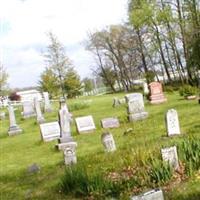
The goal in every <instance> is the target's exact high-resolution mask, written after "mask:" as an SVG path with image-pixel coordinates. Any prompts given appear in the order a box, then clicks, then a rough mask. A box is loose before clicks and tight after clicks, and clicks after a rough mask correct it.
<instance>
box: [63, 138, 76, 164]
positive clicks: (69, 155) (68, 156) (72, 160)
mask: <svg viewBox="0 0 200 200" xmlns="http://www.w3.org/2000/svg"><path fill="white" fill-rule="evenodd" d="M76 147H77V143H76V142H68V143H65V147H64V149H63V153H64V159H65V165H72V164H76V163H77V158H76Z"/></svg>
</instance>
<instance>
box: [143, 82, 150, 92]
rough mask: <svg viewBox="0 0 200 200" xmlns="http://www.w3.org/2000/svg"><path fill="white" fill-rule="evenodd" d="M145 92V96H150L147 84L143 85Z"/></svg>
mask: <svg viewBox="0 0 200 200" xmlns="http://www.w3.org/2000/svg"><path fill="white" fill-rule="evenodd" d="M143 92H144V94H145V95H147V94H149V88H148V84H147V83H146V82H144V83H143Z"/></svg>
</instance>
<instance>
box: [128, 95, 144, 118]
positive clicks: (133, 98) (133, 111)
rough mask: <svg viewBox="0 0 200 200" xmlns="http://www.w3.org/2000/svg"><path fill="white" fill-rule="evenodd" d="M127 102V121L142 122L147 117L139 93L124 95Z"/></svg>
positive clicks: (141, 96)
mask: <svg viewBox="0 0 200 200" xmlns="http://www.w3.org/2000/svg"><path fill="white" fill-rule="evenodd" d="M126 100H127V102H128V115H129V121H137V120H142V119H145V118H147V117H148V113H147V112H145V109H144V100H143V95H142V94H141V93H132V94H129V95H126Z"/></svg>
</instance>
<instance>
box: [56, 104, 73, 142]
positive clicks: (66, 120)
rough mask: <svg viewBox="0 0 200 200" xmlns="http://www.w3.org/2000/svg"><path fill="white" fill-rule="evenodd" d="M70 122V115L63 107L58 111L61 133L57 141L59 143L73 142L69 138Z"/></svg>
mask: <svg viewBox="0 0 200 200" xmlns="http://www.w3.org/2000/svg"><path fill="white" fill-rule="evenodd" d="M70 122H71V114H70V113H69V112H68V109H66V107H65V106H64V107H62V108H61V109H60V110H59V124H60V131H61V135H60V136H61V137H60V139H59V142H60V143H63V142H69V141H73V139H72V136H71V128H70Z"/></svg>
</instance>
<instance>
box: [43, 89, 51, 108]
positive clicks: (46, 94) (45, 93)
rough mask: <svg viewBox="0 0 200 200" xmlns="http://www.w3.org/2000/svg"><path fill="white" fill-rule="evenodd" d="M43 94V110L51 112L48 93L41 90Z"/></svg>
mask: <svg viewBox="0 0 200 200" xmlns="http://www.w3.org/2000/svg"><path fill="white" fill-rule="evenodd" d="M43 96H44V112H51V111H52V108H51V103H50V100H49V93H48V92H43Z"/></svg>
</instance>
